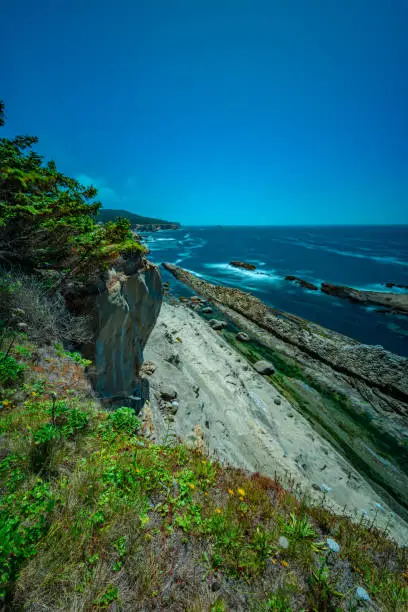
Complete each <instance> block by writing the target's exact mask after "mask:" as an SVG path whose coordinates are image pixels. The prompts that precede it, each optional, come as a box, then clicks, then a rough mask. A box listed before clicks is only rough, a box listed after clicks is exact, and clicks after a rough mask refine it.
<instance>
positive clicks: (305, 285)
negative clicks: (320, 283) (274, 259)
mask: <svg viewBox="0 0 408 612" xmlns="http://www.w3.org/2000/svg"><path fill="white" fill-rule="evenodd" d="M285 280H287V281H291V282H293V283H296V284H297V285H299V286H300V287H303V289H310V290H311V291H317V290H318V289H319V287H317V286H316V285H314V284H313V283H309V281H306V280H303V278H299V277H298V276H292V275H291V274H289V275H288V276H285Z"/></svg>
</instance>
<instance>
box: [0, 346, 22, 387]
mask: <svg viewBox="0 0 408 612" xmlns="http://www.w3.org/2000/svg"><path fill="white" fill-rule="evenodd" d="M24 369H25V366H24V364H22V363H19V362H18V361H17V360H16V359H14V357H10V356H9V355H7V354H6V353H3V352H0V385H2V386H5V387H6V386H9V385H11V384H13V383H15V382H17V380H18V379H19V378H21V376H22V373H23V372H24Z"/></svg>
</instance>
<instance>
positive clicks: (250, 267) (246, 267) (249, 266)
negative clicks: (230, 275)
mask: <svg viewBox="0 0 408 612" xmlns="http://www.w3.org/2000/svg"><path fill="white" fill-rule="evenodd" d="M230 266H233V267H234V268H243V269H244V270H256V266H254V264H251V263H248V262H246V261H230Z"/></svg>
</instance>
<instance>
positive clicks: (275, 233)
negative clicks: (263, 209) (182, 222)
mask: <svg viewBox="0 0 408 612" xmlns="http://www.w3.org/2000/svg"><path fill="white" fill-rule="evenodd" d="M143 239H144V241H145V242H146V244H147V246H148V247H149V249H150V251H151V253H150V256H149V257H150V259H151V260H152V261H154V262H156V263H159V264H160V263H162V262H164V261H166V262H170V263H174V264H177V265H179V266H181V267H183V268H185V269H187V270H189V271H190V272H193V273H195V274H197V275H198V276H200V277H201V278H203V279H205V280H208V281H209V282H212V283H216V284H217V283H218V284H223V285H228V286H232V287H238V288H239V289H242V290H244V291H249V292H251V293H252V294H254V295H256V296H257V297H259V298H260V299H261V300H262V301H264V302H265V303H266V304H268V305H269V306H272V307H275V308H278V309H280V310H284V311H287V312H290V313H293V314H296V315H299V316H301V317H303V318H305V319H308V320H310V321H314V322H315V323H319V324H320V325H323V326H324V327H327V328H329V329H333V330H336V331H338V332H340V333H343V334H345V335H347V336H350V337H351V338H355V339H356V340H359V341H360V342H363V343H365V344H375V345H382V346H383V347H384V348H386V349H388V350H390V351H392V352H394V353H397V354H399V355H404V356H407V357H408V317H406V316H403V315H391V314H382V313H378V312H376V307H375V306H361V305H357V304H352V303H350V302H348V301H346V300H342V299H339V298H335V297H332V296H328V295H325V294H324V293H322V292H321V291H310V290H305V289H303V288H301V287H298V286H297V285H295V284H293V283H291V282H289V281H286V280H285V276H287V275H289V274H292V275H294V276H298V277H300V278H303V279H304V280H307V281H310V282H312V283H314V284H316V285H319V284H320V283H322V282H324V281H326V282H331V283H336V284H343V285H349V286H351V287H355V288H357V289H364V290H372V291H398V290H396V289H392V290H391V289H387V288H386V286H385V284H386V283H388V282H394V283H398V284H405V285H408V226H384V227H380V226H367V227H366V226H352V227H351V226H347V227H346V226H344V227H342V226H335V227H322V226H320V227H183V228H182V229H179V230H175V231H160V232H152V233H148V234H147V233H144V234H143ZM232 260H241V261H246V262H249V263H253V264H254V265H255V266H256V270H254V271H248V270H243V269H239V268H234V267H232V266H230V265H229V262H230V261H232ZM162 272H163V276H164V277H165V279H166V280H169V281H170V283H171V285H172V287H173V291H174V292H175V293H176V294H178V295H189V291H188V290H187V289H186V288H185V287H183V286H182V285H180V284H179V283H178V282H177V281H175V279H174V278H173V277H172V276H171V275H169V273H168V272H166V271H165V270H163V269H162ZM400 291H403V290H400Z"/></svg>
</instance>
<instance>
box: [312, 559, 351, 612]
mask: <svg viewBox="0 0 408 612" xmlns="http://www.w3.org/2000/svg"><path fill="white" fill-rule="evenodd" d="M319 563H320V565H319V568H318V569H317V570H314V571H313V572H312V575H311V577H310V597H311V603H313V606H314V607H313V609H314V610H327V609H328V606H329V603H330V600H331V599H332V598H333V597H344V595H343V594H342V593H340V592H339V591H336V590H335V588H334V586H333V584H332V581H331V578H330V572H329V567H328V565H327V560H326V558H325V557H319Z"/></svg>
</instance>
